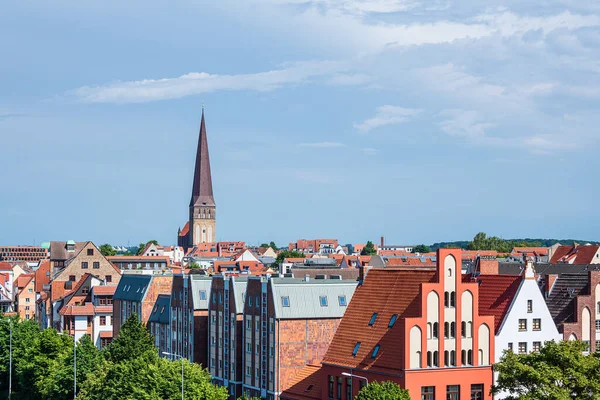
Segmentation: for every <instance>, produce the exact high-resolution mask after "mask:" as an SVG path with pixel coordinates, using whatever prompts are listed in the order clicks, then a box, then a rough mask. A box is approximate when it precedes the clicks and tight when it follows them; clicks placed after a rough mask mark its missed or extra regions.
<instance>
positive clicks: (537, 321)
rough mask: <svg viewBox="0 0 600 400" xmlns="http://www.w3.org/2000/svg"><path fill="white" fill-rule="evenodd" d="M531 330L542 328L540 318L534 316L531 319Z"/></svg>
mask: <svg viewBox="0 0 600 400" xmlns="http://www.w3.org/2000/svg"><path fill="white" fill-rule="evenodd" d="M533 330H534V331H539V330H542V320H541V318H534V319H533Z"/></svg>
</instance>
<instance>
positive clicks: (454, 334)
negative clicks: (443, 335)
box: [450, 322, 456, 338]
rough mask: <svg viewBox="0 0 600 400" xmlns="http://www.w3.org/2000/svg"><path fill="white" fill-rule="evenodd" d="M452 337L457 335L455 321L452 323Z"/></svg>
mask: <svg viewBox="0 0 600 400" xmlns="http://www.w3.org/2000/svg"><path fill="white" fill-rule="evenodd" d="M450 337H451V338H453V337H456V325H455V323H454V322H451V323H450Z"/></svg>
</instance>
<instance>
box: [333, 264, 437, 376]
mask: <svg viewBox="0 0 600 400" xmlns="http://www.w3.org/2000/svg"><path fill="white" fill-rule="evenodd" d="M435 276H436V272H435V271H414V270H399V269H393V268H385V269H372V270H371V271H369V274H368V275H367V277H366V278H365V280H364V282H363V284H362V285H361V286H359V287H358V288H357V289H356V291H355V292H354V295H353V297H352V301H351V302H350V304H349V305H348V309H347V310H346V313H345V314H344V318H342V321H341V322H340V325H339V327H338V329H337V331H336V333H335V336H334V337H333V340H332V341H331V344H330V345H329V349H328V350H327V354H326V355H325V358H324V359H323V363H325V364H335V365H340V366H346V367H349V368H361V369H366V370H379V371H383V372H385V371H387V372H390V371H393V370H398V369H401V368H402V363H403V360H402V359H401V358H402V352H401V346H400V345H399V344H400V343H402V341H403V332H402V326H401V325H402V324H400V323H398V322H396V324H395V325H394V327H392V328H388V324H389V322H390V319H391V317H392V315H394V314H397V315H398V318H399V319H400V318H407V317H416V316H418V315H419V313H420V309H421V296H420V292H421V284H422V283H424V282H434V280H435ZM373 313H377V314H378V315H377V319H376V321H375V324H374V325H373V326H369V320H370V319H371V316H372V315H373ZM357 342H360V343H361V345H360V348H359V350H358V353H357V354H356V356H353V355H352V352H353V349H354V346H355V345H356V343H357ZM376 344H380V346H381V349H380V351H379V355H378V356H377V358H375V359H372V358H371V353H372V352H373V348H374V347H375V345H376Z"/></svg>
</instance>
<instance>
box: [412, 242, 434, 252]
mask: <svg viewBox="0 0 600 400" xmlns="http://www.w3.org/2000/svg"><path fill="white" fill-rule="evenodd" d="M412 252H413V253H421V254H423V253H429V252H431V249H430V248H429V246H427V245H425V244H418V245H416V246H415V247H413V251H412Z"/></svg>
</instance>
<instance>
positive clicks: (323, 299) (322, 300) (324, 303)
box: [319, 296, 327, 307]
mask: <svg viewBox="0 0 600 400" xmlns="http://www.w3.org/2000/svg"><path fill="white" fill-rule="evenodd" d="M319 303H321V307H327V296H319Z"/></svg>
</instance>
